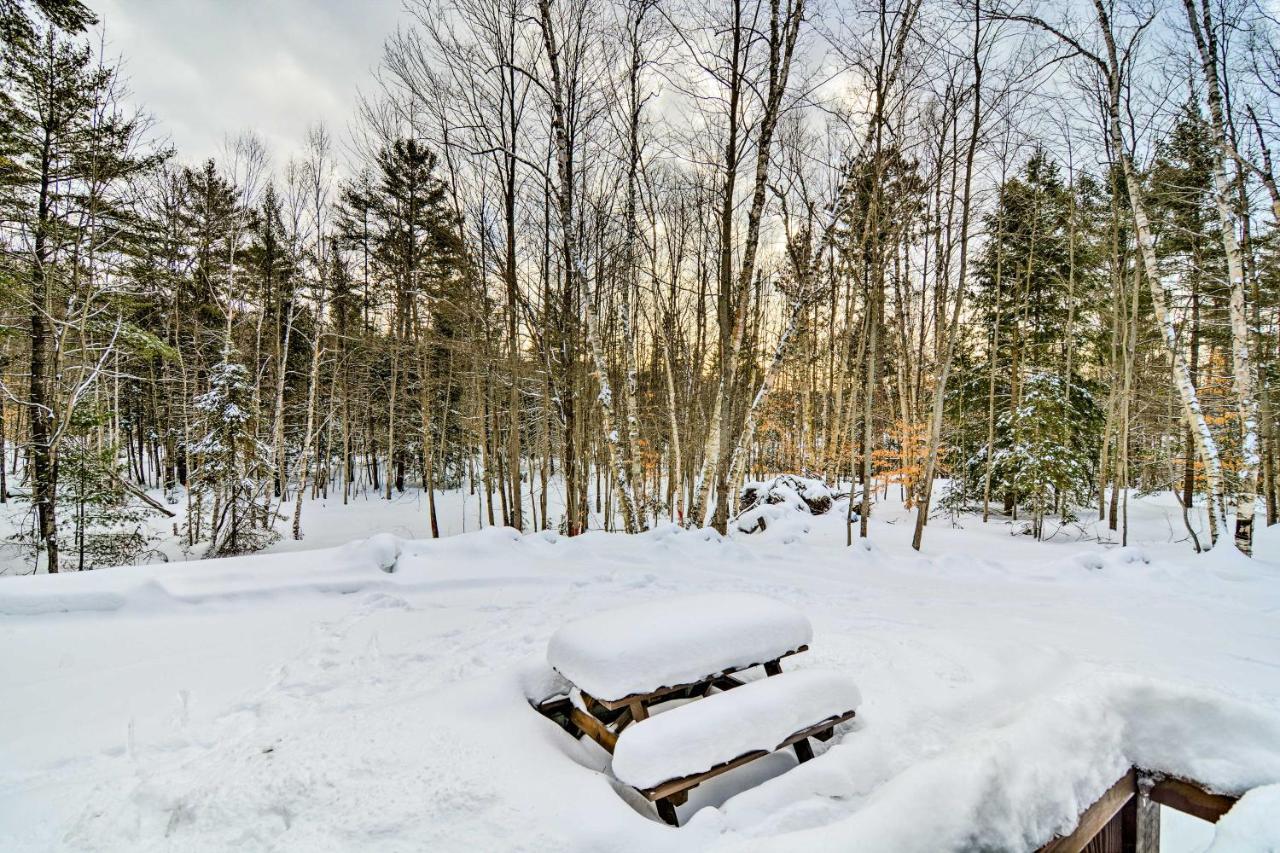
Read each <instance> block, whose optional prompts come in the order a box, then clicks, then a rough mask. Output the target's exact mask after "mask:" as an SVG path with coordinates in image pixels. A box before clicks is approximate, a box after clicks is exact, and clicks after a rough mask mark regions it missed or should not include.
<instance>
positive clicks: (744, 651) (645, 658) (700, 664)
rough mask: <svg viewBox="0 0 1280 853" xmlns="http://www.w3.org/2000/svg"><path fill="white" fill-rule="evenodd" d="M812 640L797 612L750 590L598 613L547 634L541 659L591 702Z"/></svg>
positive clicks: (769, 656) (760, 659)
mask: <svg viewBox="0 0 1280 853" xmlns="http://www.w3.org/2000/svg"><path fill="white" fill-rule="evenodd" d="M811 639H813V628H812V627H811V626H810V624H809V620H808V619H807V618H805V616H804V614H802V613H801V612H800V611H798V610H796V609H795V608H793V607H790V606H788V605H786V604H783V603H781V602H779V601H775V600H773V599H771V598H766V597H764V596H761V595H752V594H749V593H704V594H700V595H686V596H676V597H671V598H662V599H658V600H656V601H647V602H644V603H642V604H633V605H630V606H627V607H619V608H615V609H612V610H605V611H602V612H600V613H596V614H594V615H592V616H587V617H585V618H582V619H578V620H577V621H574V622H570V623H569V624H567V625H565V626H563V627H562V628H560V629H559V630H558V631H556V632H555V634H553V635H552V637H551V641H550V642H549V643H548V644H547V662H548V663H550V664H551V666H552V667H554V668H555V669H556V670H557V671H558V672H559V673H560V674H561V675H563V676H564V677H565V678H567V679H569V681H571V682H573V683H574V684H575V685H577V686H578V687H579V688H580V689H582V690H584V691H585V692H587V693H589V694H591V695H592V696H594V697H595V698H597V699H603V700H605V701H613V700H615V699H622V698H623V697H625V696H630V695H631V694H633V693H648V692H651V691H653V690H657V689H658V688H660V687H671V686H674V685H677V684H687V683H689V682H691V681H696V680H698V679H700V678H703V677H704V676H707V675H713V674H716V673H720V672H724V671H725V670H729V669H737V668H740V667H745V666H750V665H752V664H758V663H764V662H766V661H770V660H773V659H774V658H777V657H780V656H782V655H784V654H786V653H787V652H792V651H795V650H796V649H798V648H800V646H803V645H807V644H808V643H809V641H810V640H811Z"/></svg>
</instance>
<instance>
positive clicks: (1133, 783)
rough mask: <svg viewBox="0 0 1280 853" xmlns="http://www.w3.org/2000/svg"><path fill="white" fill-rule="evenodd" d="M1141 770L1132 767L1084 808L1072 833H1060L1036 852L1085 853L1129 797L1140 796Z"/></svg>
mask: <svg viewBox="0 0 1280 853" xmlns="http://www.w3.org/2000/svg"><path fill="white" fill-rule="evenodd" d="M1137 793H1138V774H1137V771H1135V770H1133V769H1130V770H1129V772H1128V773H1126V774H1124V775H1123V776H1121V777H1120V778H1119V779H1118V780H1116V783H1115V784H1114V785H1112V786H1111V787H1110V788H1108V789H1107V791H1106V793H1104V794H1103V795H1102V796H1101V797H1099V798H1098V800H1097V802H1095V803H1094V804H1093V805H1091V806H1089V808H1087V809H1085V810H1084V813H1083V814H1081V815H1080V819H1079V820H1078V821H1076V828H1075V830H1074V831H1072V833H1071V834H1070V835H1063V836H1059V837H1057V838H1055V839H1053V840H1052V841H1050V842H1049V843H1048V844H1045V845H1044V846H1042V847H1041V848H1040V849H1039V850H1038V851H1037V853H1082V851H1084V850H1085V849H1086V848H1087V847H1088V846H1089V843H1090V842H1091V841H1093V839H1094V838H1095V837H1096V836H1097V835H1098V834H1099V833H1101V832H1102V831H1103V829H1104V827H1106V825H1107V824H1109V823H1110V822H1111V819H1112V818H1113V817H1115V816H1116V815H1117V814H1118V813H1119V812H1120V810H1121V809H1122V808H1124V806H1125V804H1126V803H1128V802H1129V800H1131V799H1133V798H1134V797H1135V796H1137Z"/></svg>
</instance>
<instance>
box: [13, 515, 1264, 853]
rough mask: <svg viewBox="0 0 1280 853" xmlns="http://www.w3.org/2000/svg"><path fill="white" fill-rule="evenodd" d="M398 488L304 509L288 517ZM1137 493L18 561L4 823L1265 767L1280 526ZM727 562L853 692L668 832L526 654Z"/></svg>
mask: <svg viewBox="0 0 1280 853" xmlns="http://www.w3.org/2000/svg"><path fill="white" fill-rule="evenodd" d="M387 509H388V508H387V507H385V506H384V507H382V508H381V511H380V512H379V514H376V515H375V514H373V513H368V514H365V513H352V512H351V511H350V508H347V509H346V510H344V511H343V512H345V513H346V514H345V515H343V516H341V518H343V519H347V521H346V522H339V521H338V518H339V516H337V515H336V511H335V515H334V519H333V521H332V522H331V523H330V522H327V521H326V522H325V523H317V522H318V520H323V519H324V517H322V515H321V510H319V509H316V510H315V511H314V513H313V514H311V515H310V516H307V517H309V518H310V519H311V521H312V524H311V525H310V526H309V535H308V539H307V540H305V541H304V543H302V544H303V545H305V546H310V547H315V546H317V545H321V544H332V543H333V542H334V541H335V539H343V538H353V537H356V536H360V535H367V534H368V533H372V532H373V530H372V529H366V530H363V531H362V530H360V529H359V525H360V524H371V523H372V522H373V521H375V520H386V519H387V518H388V516H387V515H386V514H384V513H385V511H386V510H387ZM1132 509H1133V536H1132V537H1131V541H1136V542H1140V543H1141V544H1136V545H1134V546H1133V547H1130V548H1128V549H1120V548H1117V547H1114V546H1105V545H1101V544H1098V543H1096V542H1090V541H1074V542H1066V541H1054V542H1049V543H1035V542H1031V541H1030V540H1029V539H1028V538H1027V537H1018V536H1011V535H1009V529H1010V528H1009V527H1008V526H1007V525H1004V524H1001V523H992V524H989V525H985V526H984V525H983V524H982V523H981V521H980V520H974V519H964V520H963V522H962V523H963V527H962V528H953V527H951V526H950V525H949V524H948V522H947V521H946V520H945V519H939V520H937V521H935V522H933V523H932V524H931V529H930V531H929V533H928V535H927V536H926V545H925V551H924V553H923V554H921V555H917V554H915V553H914V552H912V551H911V550H910V548H909V547H908V544H907V543H908V542H909V539H910V524H909V520H908V516H907V514H906V513H904V512H902V511H901V509H900V508H896V507H894V506H893V505H891V504H888V505H885V506H882V507H881V508H880V509H879V510H878V512H877V515H876V516H875V517H874V520H873V524H872V528H873V529H872V539H871V543H872V544H871V545H870V546H867V547H864V546H863V545H861V544H858V545H855V547H853V548H845V547H844V527H843V523H842V521H841V519H840V518H839V517H838V514H833V515H832V516H826V517H822V518H818V519H812V520H810V521H809V522H808V524H807V525H804V524H794V525H791V524H783V525H775V526H773V527H772V528H771V529H770V530H769V531H768V532H767V533H765V534H763V535H758V536H751V537H747V536H735V537H733V538H732V539H730V540H729V541H719V540H718V538H717V537H715V536H714V535H710V534H707V533H705V532H702V531H680V532H677V531H675V530H674V529H671V528H664V529H661V530H658V531H655V532H652V533H648V534H644V535H641V536H637V537H624V536H619V535H611V534H603V533H592V534H588V535H586V536H583V537H578V538H577V539H574V540H568V539H564V538H559V537H555V536H553V535H550V534H536V535H531V536H525V537H520V536H518V535H517V534H516V533H514V531H509V530H502V529H496V530H486V531H484V532H482V533H475V534H471V535H467V536H458V537H453V538H450V539H445V540H441V541H438V542H430V541H425V542H423V541H416V542H398V541H396V540H393V539H391V538H390V537H379V538H376V539H375V540H374V541H372V542H370V543H365V544H363V545H353V546H345V547H340V548H333V549H329V550H319V551H316V550H309V551H304V552H298V553H284V554H277V555H268V556H263V557H255V558H248V559H243V560H226V561H217V562H209V563H190V564H169V565H161V566H150V567H139V568H123V569H113V570H109V571H102V572H95V573H91V574H88V575H85V576H81V577H54V578H50V577H32V578H3V579H0V648H3V649H4V654H3V655H2V656H0V684H3V685H4V687H3V694H2V696H3V698H2V699H0V849H5V850H11V849H12V850H28V849H30V850H44V849H92V850H223V849H232V848H234V849H244V850H276V849H280V850H306V851H311V850H345V849H379V850H401V849H403V850H422V849H432V850H461V849H467V850H473V849H485V850H489V849H521V850H566V849H568V850H601V849H607V850H614V849H617V850H630V849H636V850H640V849H671V850H701V849H708V848H732V849H769V850H790V849H801V848H817V849H823V848H829V847H830V848H839V849H858V850H871V851H875V850H922V851H923V850H930V851H932V850H944V849H971V848H973V847H976V846H979V845H988V846H989V847H990V848H991V849H1013V850H1016V849H1027V848H1031V847H1034V846H1035V845H1036V844H1038V843H1040V842H1042V841H1044V840H1046V839H1047V838H1048V837H1050V836H1051V835H1052V834H1053V833H1054V832H1055V831H1057V830H1060V829H1063V828H1064V827H1065V826H1066V825H1067V824H1068V823H1069V822H1070V820H1071V818H1072V817H1073V816H1074V815H1075V814H1076V813H1077V812H1078V811H1079V809H1081V808H1083V807H1084V806H1085V805H1087V804H1088V803H1089V802H1091V801H1092V800H1093V799H1094V798H1095V797H1096V796H1097V795H1098V794H1099V793H1101V791H1102V790H1104V789H1105V788H1106V787H1107V785H1109V784H1110V783H1111V782H1112V781H1114V779H1115V778H1116V777H1117V776H1119V775H1120V771H1121V769H1122V768H1123V767H1124V766H1126V765H1127V764H1128V763H1132V762H1141V763H1144V764H1147V765H1150V766H1155V767H1157V768H1159V769H1168V770H1179V771H1182V772H1187V773H1191V774H1192V775H1196V776H1198V777H1199V778H1201V779H1203V780H1204V781H1208V782H1211V783H1215V784H1219V785H1223V786H1226V787H1249V786H1253V785H1259V784H1263V783H1266V782H1275V781H1278V780H1280V621H1278V620H1277V616H1278V615H1280V562H1277V563H1271V562H1268V561H1267V558H1269V557H1272V556H1275V557H1277V558H1280V538H1278V537H1276V536H1274V535H1272V534H1271V533H1270V532H1268V531H1263V532H1262V533H1261V534H1260V537H1259V538H1260V540H1261V541H1260V543H1259V554H1260V556H1261V557H1262V558H1263V559H1259V560H1256V561H1253V562H1252V563H1250V562H1245V561H1243V560H1240V559H1235V558H1233V557H1231V556H1228V555H1227V554H1225V553H1216V554H1211V555H1207V556H1203V557H1196V556H1194V555H1192V554H1191V553H1190V548H1189V546H1188V545H1186V544H1185V543H1182V544H1179V543H1177V542H1170V541H1169V540H1170V539H1174V540H1176V539H1180V538H1181V535H1182V534H1181V531H1180V521H1179V520H1178V518H1177V515H1176V506H1173V505H1172V501H1171V500H1169V501H1168V502H1167V503H1166V502H1162V500H1161V499H1159V498H1154V499H1147V500H1142V501H1135V502H1134V505H1133V507H1132ZM324 511H326V512H327V511H328V510H324ZM308 512H309V513H311V512H312V509H311V508H309V509H308ZM357 516H363V520H362V521H359V522H357V521H355V520H354V519H355V518H356V517H357ZM415 517H418V518H421V517H422V516H420V515H416V516H415ZM395 523H397V522H392V523H391V525H389V527H390V529H392V530H393V531H394V530H395V527H394V524H395ZM805 526H807V527H808V528H809V529H808V531H807V532H806V531H805V530H804V529H803V528H804V527H805ZM1171 531H1172V533H1171ZM406 532H409V533H411V534H415V535H421V534H420V533H419V532H418V531H417V530H409V531H406ZM329 537H333V538H329ZM1064 538H1065V537H1059V540H1062V539H1064ZM295 544H296V543H282V545H283V547H285V548H291V547H294V546H295ZM397 550H398V552H399V553H398V556H397V553H396V552H397ZM392 563H394V568H395V571H394V572H393V573H386V572H384V571H382V566H384V565H390V564H392ZM715 590H744V591H751V592H759V593H763V594H766V595H771V596H773V597H776V598H779V599H782V600H784V601H788V602H790V603H792V604H795V605H796V606H798V607H800V608H801V609H802V610H804V611H805V612H806V613H808V614H809V616H810V618H811V619H812V620H813V622H814V628H815V642H814V646H813V650H812V651H811V652H809V653H807V654H806V655H802V656H800V657H799V658H797V659H796V660H795V663H794V666H808V665H822V666H828V667H833V668H836V669H841V670H844V671H847V672H849V673H851V674H852V675H853V677H854V678H855V679H856V680H857V682H858V684H859V686H860V688H861V690H862V693H863V696H864V699H865V702H864V705H863V706H862V708H861V709H860V710H859V718H858V721H857V722H856V723H855V724H853V725H851V726H846V727H845V728H844V729H843V730H842V732H841V733H840V735H839V736H838V737H837V739H836V741H833V745H832V746H831V747H830V748H829V749H827V750H825V754H823V755H822V756H821V757H820V759H819V760H817V761H813V762H810V763H809V764H806V765H804V766H802V767H796V768H794V770H793V771H792V772H787V773H785V774H783V775H777V774H779V773H780V772H781V771H783V770H786V769H788V768H790V766H791V765H792V764H793V763H794V761H793V759H792V758H791V757H790V755H785V754H784V755H778V756H774V757H773V758H771V759H769V760H767V761H760V762H756V763H754V764H753V765H750V766H749V767H747V768H743V770H741V771H738V772H735V773H734V774H728V775H726V776H724V777H722V778H721V779H720V780H718V784H714V785H708V786H704V788H702V789H698V790H696V791H695V792H694V796H693V798H692V799H691V802H690V803H689V805H687V806H685V807H683V808H682V809H681V816H682V819H683V820H684V821H685V826H684V827H682V828H681V829H678V830H673V829H671V828H669V827H666V826H664V825H662V824H660V823H657V822H656V820H655V819H654V818H653V815H652V813H651V811H650V810H649V809H648V808H647V807H645V806H644V805H643V804H641V803H640V802H639V800H638V798H637V797H636V796H635V795H633V794H631V792H629V791H628V790H626V789H619V788H618V787H617V786H616V785H615V784H614V783H611V781H610V778H609V777H608V775H607V774H606V773H602V772H601V771H602V770H603V769H605V768H606V767H607V756H605V755H604V754H603V753H602V752H601V751H600V750H598V749H596V748H595V747H594V745H591V744H585V745H584V744H580V743H577V742H574V741H572V740H570V739H569V738H568V737H567V736H566V735H564V733H563V732H561V731H560V730H559V729H557V728H556V727H555V726H553V725H552V724H551V723H549V722H548V721H546V720H544V719H542V718H541V717H539V716H538V715H537V714H536V713H534V712H533V711H532V710H531V709H530V708H529V707H528V705H527V704H526V702H525V700H524V695H523V691H522V686H521V684H522V677H523V674H524V673H526V672H528V671H530V670H531V668H535V667H536V666H538V662H539V661H540V660H541V658H542V655H543V651H544V650H545V644H546V640H547V638H548V637H549V636H550V634H551V633H552V631H554V630H555V628H556V627H558V626H559V625H560V624H562V623H563V622H564V621H566V620H568V619H572V618H574V617H576V616H579V615H582V614H584V613H589V612H594V611H596V610H598V609H602V608H606V607H610V606H614V605H616V604H621V603H625V602H628V601H636V600H641V599H648V598H653V597H658V596H662V595H668V594H674V593H678V592H690V591H715ZM770 776H773V777H775V778H768V777H770ZM761 781H763V783H762V784H759V785H755V783H756V782H761ZM735 794H736V796H734V795H735ZM704 806H712V807H713V808H710V809H704V810H702V811H699V809H700V808H702V807H704ZM1172 836H1173V833H1170V837H1171V840H1174V839H1173V838H1172ZM1183 838H1184V849H1200V848H1201V847H1202V846H1203V845H1200V844H1198V843H1197V841H1198V837H1196V836H1195V835H1194V833H1183Z"/></svg>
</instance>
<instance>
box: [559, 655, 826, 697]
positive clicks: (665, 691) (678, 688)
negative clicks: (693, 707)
mask: <svg viewBox="0 0 1280 853" xmlns="http://www.w3.org/2000/svg"><path fill="white" fill-rule="evenodd" d="M807 651H809V647H808V646H807V645H805V646H799V647H798V648H795V649H792V650H791V651H789V652H787V653H786V654H781V655H778V656H777V657H776V658H774V659H773V660H771V661H756V662H754V663H748V664H744V665H742V666H735V667H731V668H730V669H726V670H723V671H721V672H716V673H708V674H707V675H705V676H703V677H702V678H699V679H698V680H697V681H689V682H686V683H684V684H673V685H671V686H669V687H658V688H656V689H654V690H651V691H649V692H648V693H632V694H631V695H629V696H623V697H622V698H621V699H609V700H605V699H597V700H595V701H597V702H599V703H600V704H601V705H603V706H604V707H606V708H608V709H609V710H610V711H616V710H618V709H620V708H625V707H626V706H627V705H630V704H631V703H632V702H635V701H636V700H637V699H638V700H641V701H643V702H645V703H647V704H650V705H652V704H654V703H655V702H658V701H659V700H661V699H662V698H663V697H664V696H670V695H671V694H672V693H680V692H682V691H689V690H692V689H694V688H702V687H705V685H707V684H708V683H711V682H714V681H715V680H716V679H717V678H720V677H722V676H725V675H732V674H733V673H735V672H742V671H744V670H748V669H751V668H753V667H757V666H766V667H767V666H768V665H769V664H773V663H777V662H778V661H780V660H782V659H783V658H786V657H791V656H792V655H798V654H800V653H801V652H807ZM561 674H562V675H563V673H561ZM695 693H696V691H695V692H694V693H690V695H695Z"/></svg>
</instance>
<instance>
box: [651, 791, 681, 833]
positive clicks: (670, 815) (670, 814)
mask: <svg viewBox="0 0 1280 853" xmlns="http://www.w3.org/2000/svg"><path fill="white" fill-rule="evenodd" d="M654 805H656V806H657V807H658V817H660V818H662V820H663V822H664V823H669V824H671V825H672V826H679V825H680V818H678V817H676V807H675V806H673V805H672V804H671V801H670V800H668V799H667V798H666V797H663V798H662V799H660V800H658V801H656V802H655V803H654Z"/></svg>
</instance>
